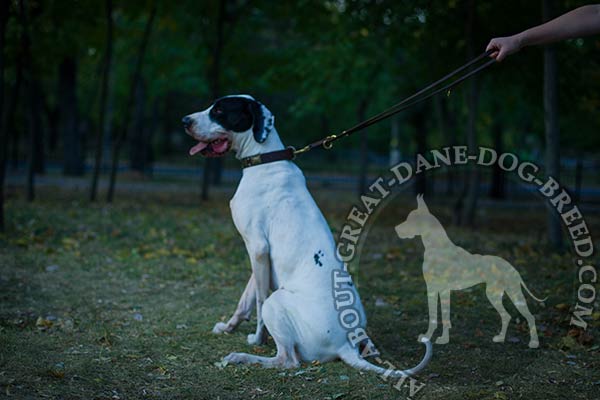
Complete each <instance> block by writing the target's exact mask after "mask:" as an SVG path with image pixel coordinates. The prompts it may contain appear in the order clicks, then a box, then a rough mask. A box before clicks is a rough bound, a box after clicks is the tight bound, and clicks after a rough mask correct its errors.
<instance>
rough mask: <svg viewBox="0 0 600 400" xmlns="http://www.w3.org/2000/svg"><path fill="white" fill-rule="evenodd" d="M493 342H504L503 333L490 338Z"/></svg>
mask: <svg viewBox="0 0 600 400" xmlns="http://www.w3.org/2000/svg"><path fill="white" fill-rule="evenodd" d="M492 341H493V342H494V343H504V335H496V336H494V337H493V338H492Z"/></svg>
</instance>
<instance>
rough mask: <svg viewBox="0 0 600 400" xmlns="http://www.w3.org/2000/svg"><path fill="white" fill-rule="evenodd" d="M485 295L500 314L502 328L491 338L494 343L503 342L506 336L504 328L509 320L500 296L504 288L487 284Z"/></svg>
mask: <svg viewBox="0 0 600 400" xmlns="http://www.w3.org/2000/svg"><path fill="white" fill-rule="evenodd" d="M485 295H486V296H487V298H488V300H489V301H490V303H492V306H493V307H494V308H495V309H496V311H498V314H500V319H501V320H502V328H501V329H500V333H499V334H497V335H496V336H494V338H493V339H492V340H493V341H494V342H496V343H503V342H504V338H505V337H506V329H507V328H508V323H509V322H510V314H509V313H508V312H507V311H506V309H505V308H504V305H503V304H502V296H503V295H504V289H502V288H500V287H497V286H493V285H487V286H486V288H485Z"/></svg>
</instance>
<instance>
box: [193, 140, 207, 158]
mask: <svg viewBox="0 0 600 400" xmlns="http://www.w3.org/2000/svg"><path fill="white" fill-rule="evenodd" d="M206 146H208V143H205V142H198V144H197V145H195V146H194V147H192V148H191V149H190V156H193V155H194V154H196V153H198V152H199V151H202V150H204V149H205V148H206Z"/></svg>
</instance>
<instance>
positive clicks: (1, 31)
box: [0, 1, 8, 232]
mask: <svg viewBox="0 0 600 400" xmlns="http://www.w3.org/2000/svg"><path fill="white" fill-rule="evenodd" d="M7 21H8V1H3V2H2V4H0V232H4V177H5V175H6V155H7V154H8V153H7V148H8V132H7V124H6V123H5V121H6V118H4V62H5V59H4V47H5V46H6V23H7Z"/></svg>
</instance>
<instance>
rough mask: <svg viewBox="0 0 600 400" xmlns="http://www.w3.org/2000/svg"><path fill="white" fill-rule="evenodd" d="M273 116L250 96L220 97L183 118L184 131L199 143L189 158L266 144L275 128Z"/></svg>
mask: <svg viewBox="0 0 600 400" xmlns="http://www.w3.org/2000/svg"><path fill="white" fill-rule="evenodd" d="M274 121H275V118H274V117H273V114H271V112H270V111H269V109H268V108H266V107H265V106H264V105H262V104H261V103H260V102H258V101H257V100H255V99H254V98H253V97H252V96H248V95H234V96H226V97H221V98H220V99H217V100H215V102H214V103H213V104H212V105H211V106H210V107H208V108H207V109H206V110H204V111H200V112H197V113H194V114H190V115H187V116H185V117H183V119H182V122H183V127H184V128H185V132H186V133H187V134H188V135H190V136H191V137H193V138H194V139H196V140H197V141H198V144H196V145H195V146H194V147H192V148H191V149H190V152H189V153H190V155H194V154H197V153H200V154H201V155H203V156H205V157H220V156H223V155H225V153H227V152H228V151H229V150H230V149H232V150H234V151H238V150H239V149H240V148H241V147H242V146H243V145H244V143H247V142H248V141H249V140H252V141H254V142H256V143H263V142H264V141H265V140H266V139H267V136H268V135H269V133H270V132H271V130H272V129H273V127H274Z"/></svg>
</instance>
